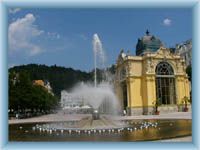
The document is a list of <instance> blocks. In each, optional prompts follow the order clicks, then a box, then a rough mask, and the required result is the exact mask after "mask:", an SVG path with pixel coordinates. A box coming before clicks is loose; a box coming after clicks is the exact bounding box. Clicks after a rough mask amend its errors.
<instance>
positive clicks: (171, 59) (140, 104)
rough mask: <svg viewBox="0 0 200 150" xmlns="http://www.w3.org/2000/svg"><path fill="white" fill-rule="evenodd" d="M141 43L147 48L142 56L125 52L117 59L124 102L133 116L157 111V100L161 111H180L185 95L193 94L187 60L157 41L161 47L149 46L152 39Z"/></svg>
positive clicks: (117, 86)
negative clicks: (191, 92)
mask: <svg viewBox="0 0 200 150" xmlns="http://www.w3.org/2000/svg"><path fill="white" fill-rule="evenodd" d="M145 36H150V35H149V33H148V35H145ZM148 38H149V39H151V38H150V37H148ZM140 42H141V41H140ZM158 42H159V43H160V40H158ZM140 44H141V45H142V44H144V45H145V46H146V47H147V49H146V50H139V52H141V53H138V55H139V56H132V55H127V54H125V53H124V52H123V51H121V53H120V55H119V57H118V60H117V64H116V76H115V90H116V94H117V96H118V99H119V100H120V102H121V105H122V106H123V108H124V109H126V110H127V113H128V114H129V115H141V114H153V113H154V112H155V105H154V103H155V101H157V100H158V101H159V102H160V104H161V105H160V106H159V111H160V113H166V112H175V111H179V106H181V105H182V102H183V99H184V97H188V98H189V97H190V87H189V81H188V76H187V74H186V72H185V70H186V65H185V61H184V59H183V58H182V57H181V56H180V55H177V54H173V53H171V52H170V50H169V49H167V48H164V47H162V46H163V45H161V44H160V46H159V47H158V44H156V43H155V41H154V44H155V45H156V46H157V48H158V49H157V50H155V49H154V48H151V49H148V46H149V45H152V44H151V42H147V43H146V41H145V43H140ZM141 47H142V46H141Z"/></svg>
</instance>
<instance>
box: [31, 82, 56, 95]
mask: <svg viewBox="0 0 200 150" xmlns="http://www.w3.org/2000/svg"><path fill="white" fill-rule="evenodd" d="M33 85H39V86H42V87H44V88H45V89H46V90H47V91H48V92H49V93H50V94H52V95H54V94H53V92H52V88H51V85H50V82H49V81H47V80H45V81H43V80H33Z"/></svg>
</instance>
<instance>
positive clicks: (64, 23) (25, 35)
mask: <svg viewBox="0 0 200 150" xmlns="http://www.w3.org/2000/svg"><path fill="white" fill-rule="evenodd" d="M146 29H148V30H149V31H150V34H153V35H155V36H156V37H159V38H160V39H161V41H162V42H163V43H164V44H165V46H166V47H173V46H175V44H177V43H181V42H183V41H186V40H188V39H191V38H192V9H189V8H168V9H164V8H162V9H158V8H156V9H147V8H138V9H136V8H134V9H130V8H129V9H119V8H118V9H117V8H115V9H100V8H99V9H86V8H85V9H75V8H74V9H69V8H68V9H20V8H10V9H9V10H8V39H9V42H8V44H9V50H8V65H9V67H11V66H15V65H21V64H29V63H38V64H46V65H54V64H56V65H57V66H64V67H72V68H74V69H79V70H85V71H90V70H92V69H93V68H94V67H93V66H94V65H93V64H94V62H93V61H94V60H93V50H92V37H93V34H95V33H97V34H98V35H99V37H100V40H101V42H102V45H103V48H104V50H105V53H106V55H107V63H106V64H107V65H108V66H109V65H111V64H114V63H115V62H116V59H117V56H118V54H119V52H120V50H121V49H122V48H123V49H124V50H125V51H127V50H130V52H131V54H133V55H135V47H136V43H137V40H138V38H140V37H142V36H143V35H144V34H145V32H146Z"/></svg>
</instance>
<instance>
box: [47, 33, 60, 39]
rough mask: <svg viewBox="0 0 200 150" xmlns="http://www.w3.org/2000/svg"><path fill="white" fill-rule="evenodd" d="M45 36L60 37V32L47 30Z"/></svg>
mask: <svg viewBox="0 0 200 150" xmlns="http://www.w3.org/2000/svg"><path fill="white" fill-rule="evenodd" d="M47 36H48V38H52V39H60V34H58V33H56V32H47Z"/></svg>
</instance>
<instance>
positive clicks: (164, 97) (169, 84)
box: [156, 62, 176, 105]
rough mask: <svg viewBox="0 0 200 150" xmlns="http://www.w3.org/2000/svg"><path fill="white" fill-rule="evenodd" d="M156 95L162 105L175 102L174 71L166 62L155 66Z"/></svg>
mask: <svg viewBox="0 0 200 150" xmlns="http://www.w3.org/2000/svg"><path fill="white" fill-rule="evenodd" d="M156 97H157V99H159V100H160V102H161V104H163V105H165V104H176V92H175V78H174V71H173V68H172V66H171V65H170V64H169V63H167V62H160V63H159V64H158V65H157V66H156Z"/></svg>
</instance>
